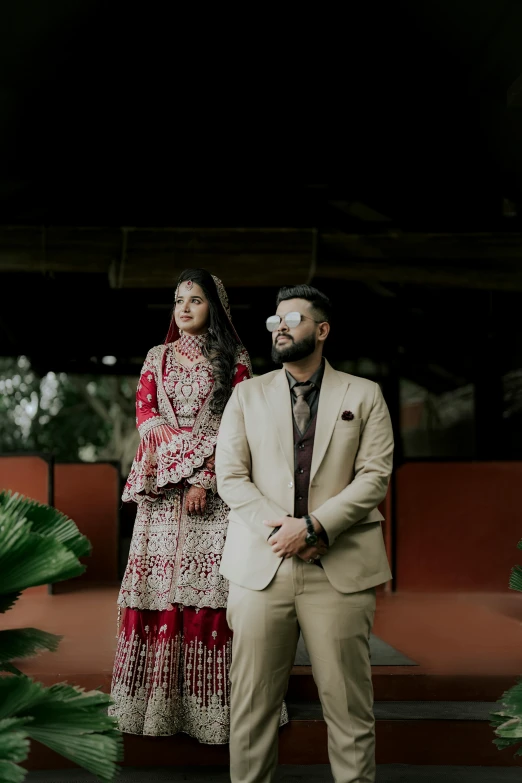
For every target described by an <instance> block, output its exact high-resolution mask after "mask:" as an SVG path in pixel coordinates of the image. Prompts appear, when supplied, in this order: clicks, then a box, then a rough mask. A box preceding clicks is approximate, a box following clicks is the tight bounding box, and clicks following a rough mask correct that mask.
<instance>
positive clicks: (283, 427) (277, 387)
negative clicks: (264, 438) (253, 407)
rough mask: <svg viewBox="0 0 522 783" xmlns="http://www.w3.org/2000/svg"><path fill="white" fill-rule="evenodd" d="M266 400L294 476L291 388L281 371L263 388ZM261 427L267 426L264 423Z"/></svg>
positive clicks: (262, 422) (283, 372)
mask: <svg viewBox="0 0 522 783" xmlns="http://www.w3.org/2000/svg"><path fill="white" fill-rule="evenodd" d="M263 391H264V394H265V399H266V402H267V404H268V407H269V408H270V413H271V419H272V423H273V426H274V427H275V428H276V432H277V437H278V439H279V444H280V446H281V450H282V452H283V454H284V455H285V459H286V461H287V463H288V467H289V468H290V473H291V474H292V476H293V475H294V429H293V426H294V425H293V418H292V402H291V399H290V387H289V386H288V380H287V378H286V373H285V371H284V370H281V371H280V372H279V373H277V375H275V376H274V379H273V380H272V381H271V383H269V384H267V385H266V386H263ZM260 424H261V426H262V427H264V426H266V423H265V422H264V421H261V422H260Z"/></svg>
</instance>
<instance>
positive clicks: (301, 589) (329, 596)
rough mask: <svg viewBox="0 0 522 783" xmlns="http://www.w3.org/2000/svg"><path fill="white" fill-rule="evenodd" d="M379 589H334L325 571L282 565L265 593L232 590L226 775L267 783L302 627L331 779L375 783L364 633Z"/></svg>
mask: <svg viewBox="0 0 522 783" xmlns="http://www.w3.org/2000/svg"><path fill="white" fill-rule="evenodd" d="M374 614H375V589H374V588H370V589H369V590H363V591H361V592H358V593H348V594H345V593H339V592H338V591H337V590H335V589H334V588H333V587H332V585H331V584H330V582H329V581H328V579H327V577H326V574H325V573H324V571H323V569H322V568H318V567H317V566H316V565H312V564H309V563H305V562H303V561H302V560H301V559H299V558H297V557H293V558H289V559H288V560H283V562H282V563H281V566H280V568H279V570H278V572H277V574H276V576H275V577H274V579H273V580H272V582H271V583H270V584H269V586H268V587H266V588H265V589H264V590H249V589H247V588H245V587H240V586H239V585H235V584H232V583H231V584H230V594H229V599H228V608H227V619H228V623H229V625H230V627H231V628H232V630H233V631H234V638H233V642H232V667H231V671H230V681H231V694H230V704H231V721H230V778H231V781H232V783H271V781H272V780H273V779H274V774H275V769H276V766H277V746H278V728H279V720H280V716H281V704H282V702H283V698H284V695H285V692H286V688H287V684H288V678H289V676H290V670H291V668H292V665H293V662H294V657H295V651H296V647H297V641H298V638H299V628H301V631H302V633H303V637H304V640H305V643H306V646H307V648H308V652H309V654H310V660H311V663H312V670H313V675H314V680H315V682H316V684H317V688H318V690H319V697H320V699H321V704H322V708H323V713H324V718H325V721H326V724H327V727H328V754H329V758H330V764H331V766H332V773H333V776H334V780H335V783H374V780H375V734H374V717H373V708H372V707H373V689H372V680H371V669H370V653H369V636H370V631H371V628H372V624H373V617H374Z"/></svg>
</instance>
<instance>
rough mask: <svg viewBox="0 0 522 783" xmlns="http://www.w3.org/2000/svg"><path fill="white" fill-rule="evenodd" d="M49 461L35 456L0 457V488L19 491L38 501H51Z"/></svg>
mask: <svg viewBox="0 0 522 783" xmlns="http://www.w3.org/2000/svg"><path fill="white" fill-rule="evenodd" d="M50 470H51V466H50V465H49V463H48V462H47V461H46V460H45V459H42V457H36V456H27V457H26V456H16V457H15V456H13V457H0V489H11V490H12V491H13V492H20V493H21V494H22V495H27V497H29V498H33V500H37V501H38V502H39V503H52V498H50V497H49V472H50Z"/></svg>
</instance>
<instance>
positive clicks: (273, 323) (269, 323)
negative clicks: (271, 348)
mask: <svg viewBox="0 0 522 783" xmlns="http://www.w3.org/2000/svg"><path fill="white" fill-rule="evenodd" d="M280 323H281V319H280V318H279V316H278V315H271V316H270V318H267V319H266V328H267V329H268V331H269V332H275V330H276V329H277V327H278V326H279V324H280Z"/></svg>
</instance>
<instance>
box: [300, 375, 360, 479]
mask: <svg viewBox="0 0 522 783" xmlns="http://www.w3.org/2000/svg"><path fill="white" fill-rule="evenodd" d="M349 383H350V381H349V377H348V376H347V375H346V376H344V377H342V380H341V376H339V374H338V373H336V372H335V370H334V369H333V368H332V366H331V365H330V364H329V363H328V362H327V361H325V368H324V375H323V382H322V384H321V393H320V395H319V407H318V409H317V422H316V428H315V440H314V453H313V455H312V469H311V473H310V481H312V480H313V478H314V476H315V474H316V473H317V471H318V470H319V466H320V465H321V462H322V461H323V458H324V455H325V454H326V449H327V448H328V445H329V443H330V440H331V439H332V434H333V430H334V427H335V422H336V421H337V419H338V416H339V408H340V407H341V405H342V402H343V400H344V397H345V394H346V390H347V388H348V385H349Z"/></svg>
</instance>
